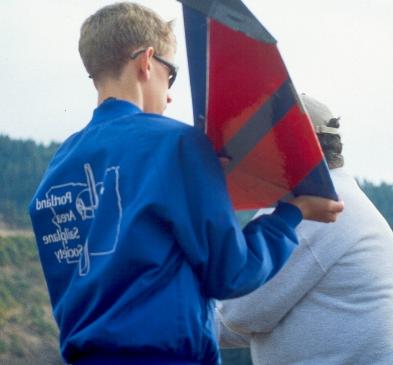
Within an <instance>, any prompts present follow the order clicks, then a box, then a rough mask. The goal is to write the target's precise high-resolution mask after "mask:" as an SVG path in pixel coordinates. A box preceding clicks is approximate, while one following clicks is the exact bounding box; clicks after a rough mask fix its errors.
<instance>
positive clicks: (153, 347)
mask: <svg viewBox="0 0 393 365" xmlns="http://www.w3.org/2000/svg"><path fill="white" fill-rule="evenodd" d="M30 215H31V219H32V223H33V228H34V231H35V235H36V240H37V245H38V249H39V254H40V258H41V263H42V267H43V270H44V274H45V278H46V281H47V285H48V288H49V293H50V298H51V303H52V306H53V312H54V316H55V319H56V321H57V323H58V325H59V328H60V343H61V351H62V354H63V357H64V358H65V359H66V360H67V361H68V362H75V361H77V360H78V359H79V358H81V359H84V358H86V359H89V357H90V356H93V355H94V356H97V354H98V357H99V358H100V357H104V356H110V357H111V358H112V361H111V362H110V363H111V364H116V358H119V359H120V358H121V357H122V358H124V357H127V358H130V359H132V358H138V359H139V360H138V361H137V363H139V364H142V363H143V361H142V360H140V359H141V358H144V357H146V359H149V358H150V360H151V357H153V358H154V357H155V356H158V357H160V358H162V359H163V358H166V359H168V364H169V363H171V364H172V363H176V361H177V360H179V361H180V362H181V363H186V361H189V362H190V363H203V364H216V363H217V362H218V361H219V360H218V358H219V356H218V348H217V343H216V339H215V335H214V328H213V318H212V316H213V311H212V298H218V299H226V298H233V297H236V296H240V295H243V294H246V293H248V292H250V291H252V290H253V289H255V288H257V287H258V286H259V285H261V284H262V283H263V282H265V281H266V280H268V279H269V278H270V277H271V276H272V275H274V273H275V272H277V271H278V270H279V269H280V268H281V266H282V265H283V264H284V263H285V261H286V259H287V258H288V256H289V255H290V253H291V252H292V250H293V248H294V246H295V244H296V243H297V238H296V236H295V233H294V228H295V226H296V225H297V224H298V223H299V222H300V220H301V213H300V211H299V210H298V209H297V208H295V207H294V206H292V205H289V204H281V205H279V207H278V208H277V209H276V211H275V212H274V213H273V214H272V215H270V216H264V217H261V218H259V219H258V220H256V221H253V222H251V223H250V224H249V225H247V226H246V227H245V229H244V231H243V232H242V231H241V229H240V228H239V226H238V223H237V220H236V218H235V216H234V212H233V209H232V206H231V203H230V201H229V197H228V193H227V190H226V187H225V180H224V177H223V174H222V169H221V167H220V165H219V162H218V159H217V158H216V156H215V154H214V151H213V149H212V147H211V144H210V142H209V141H208V139H207V138H206V136H205V135H204V134H203V133H202V132H201V131H199V130H197V129H196V128H193V127H190V126H188V125H186V124H183V123H180V122H177V121H174V120H172V119H169V118H165V117H163V116H160V115H155V114H146V113H143V112H142V111H141V110H140V109H138V108H137V107H136V106H135V105H133V104H131V103H128V102H125V101H120V100H115V99H109V100H107V101H105V102H104V103H102V104H101V105H100V106H99V107H98V108H97V109H96V110H95V111H94V114H93V118H92V120H91V121H90V122H89V124H88V125H87V126H86V127H85V128H84V129H82V130H81V131H80V132H78V133H76V134H74V135H73V136H71V137H70V138H69V139H68V140H67V141H66V142H65V143H64V144H63V145H62V146H61V147H60V149H59V150H58V151H57V153H56V154H55V156H54V158H53V159H52V161H51V163H50V165H49V167H48V169H47V171H46V173H45V175H44V177H43V179H42V182H41V184H40V185H39V187H38V189H37V192H36V194H35V195H34V197H33V199H32V201H31V204H30ZM150 360H149V361H150ZM97 361H98V360H97ZM149 361H147V362H146V363H149ZM151 361H153V360H151ZM153 362H154V361H153ZM95 363H96V364H98V363H99V362H95ZM119 363H120V360H119ZM159 363H161V364H164V363H165V362H164V361H160V362H159Z"/></svg>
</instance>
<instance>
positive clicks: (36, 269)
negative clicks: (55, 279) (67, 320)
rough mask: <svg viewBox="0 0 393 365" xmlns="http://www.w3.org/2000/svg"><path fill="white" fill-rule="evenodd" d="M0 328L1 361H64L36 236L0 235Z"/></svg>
mask: <svg viewBox="0 0 393 365" xmlns="http://www.w3.org/2000/svg"><path fill="white" fill-rule="evenodd" d="M0 328H1V331H0V363H1V364H3V363H4V364H46V363H50V364H61V363H62V362H61V360H60V359H59V355H58V340H57V333H58V331H57V328H56V325H55V323H54V321H53V318H52V317H51V315H50V304H49V298H48V293H47V289H46V286H45V283H44V278H43V275H42V270H41V267H40V263H39V260H38V255H37V249H36V244H35V241H34V239H33V237H1V236H0ZM49 358H50V359H51V360H50V361H48V359H49Z"/></svg>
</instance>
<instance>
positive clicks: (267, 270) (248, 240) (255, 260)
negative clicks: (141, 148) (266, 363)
mask: <svg viewBox="0 0 393 365" xmlns="http://www.w3.org/2000/svg"><path fill="white" fill-rule="evenodd" d="M176 143H177V144H176V146H175V148H173V146H172V147H168V150H170V153H169V154H168V161H167V163H166V164H165V165H164V166H161V168H162V169H161V175H162V176H163V178H162V184H163V207H162V209H163V210H164V211H163V214H164V216H165V218H166V220H169V221H170V222H171V225H172V230H173V234H174V235H175V237H176V239H177V242H178V244H179V246H180V247H181V249H182V251H183V252H184V255H185V257H186V259H187V260H188V261H189V263H190V265H191V266H192V267H193V269H194V272H195V273H196V274H197V275H198V276H199V278H200V281H201V284H202V289H203V291H204V292H205V294H206V295H207V296H208V297H214V298H218V299H226V298H232V297H236V296H241V295H244V294H247V293H249V292H250V291H252V290H254V289H256V288H257V287H259V286H260V285H261V284H262V283H264V282H265V281H266V280H268V279H269V278H271V277H272V276H273V275H274V274H275V273H276V272H277V271H278V270H279V269H280V268H281V267H282V266H283V264H284V263H285V262H286V260H287V258H288V257H289V256H290V254H291V252H292V250H293V249H294V248H295V246H296V244H297V237H296V234H295V231H294V230H295V227H296V226H297V224H298V223H299V222H300V221H301V219H302V213H301V211H300V209H299V208H301V209H303V208H302V207H299V208H297V207H296V206H294V205H292V204H288V203H282V204H279V206H278V207H277V209H276V210H275V211H274V212H273V214H271V215H267V216H263V217H261V218H258V219H256V220H254V221H253V222H251V223H249V224H248V225H247V226H246V227H245V229H244V230H243V232H242V231H241V229H240V228H239V225H238V222H237V219H236V217H235V214H234V211H233V208H232V205H231V203H230V200H229V196H228V193H227V190H226V184H225V179H224V176H223V172H222V169H221V167H220V164H219V161H218V158H217V157H216V155H215V153H214V151H213V148H212V146H211V144H210V142H209V141H208V139H207V137H206V136H205V135H204V134H203V133H202V132H201V131H198V130H196V129H194V128H188V129H185V130H183V131H182V133H181V135H180V136H179V137H178V138H177V140H176ZM159 167H160V166H159ZM169 182H170V183H169ZM301 203H303V201H302V200H301ZM322 205H323V204H322ZM306 206H307V204H306ZM325 208H326V207H325Z"/></svg>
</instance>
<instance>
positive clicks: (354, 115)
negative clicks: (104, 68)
mask: <svg viewBox="0 0 393 365" xmlns="http://www.w3.org/2000/svg"><path fill="white" fill-rule="evenodd" d="M135 2H139V3H141V4H143V5H146V6H148V7H150V8H152V9H154V10H155V11H156V12H158V13H159V14H160V15H161V16H162V17H163V18H164V19H167V20H170V19H175V20H176V27H175V32H176V36H177V39H178V51H177V56H176V62H177V64H178V65H179V66H180V71H179V75H178V79H177V80H176V83H175V85H174V86H173V87H172V89H171V95H172V97H173V99H174V101H173V103H172V104H171V105H170V106H169V107H168V109H167V111H166V113H165V114H166V115H168V116H170V117H173V118H176V119H180V120H182V121H184V122H187V123H189V124H192V120H193V117H192V105H191V91H190V85H189V79H188V70H187V55H186V49H185V40H184V30H183V22H182V12H181V4H180V3H179V2H177V1H176V0H140V1H135ZM243 2H244V3H245V4H246V5H247V6H248V7H249V9H250V10H251V11H252V12H253V13H254V14H255V15H256V17H257V18H258V19H259V20H260V21H261V23H262V24H263V25H264V26H265V27H266V28H267V29H268V30H269V32H270V33H271V34H272V35H273V36H274V37H275V38H276V40H277V42H278V47H279V49H280V52H281V56H282V58H283V59H284V62H285V64H286V67H287V69H288V72H289V74H290V76H291V79H292V80H293V82H294V85H295V88H296V90H297V91H298V92H305V93H306V94H309V95H312V96H313V97H315V98H317V99H319V100H320V101H322V102H324V103H325V104H327V105H328V106H329V107H330V109H331V110H332V111H333V113H334V114H336V115H337V116H341V131H342V138H343V142H344V156H345V162H346V167H347V170H349V171H350V172H351V173H352V174H353V175H354V176H356V177H357V178H359V179H367V180H369V181H373V182H374V183H380V182H382V181H385V182H388V183H393V143H392V142H393V127H392V124H393V47H392V43H393V22H392V19H393V1H391V0H344V1H343V0H329V1H326V0H296V1H290V0H274V1H273V0H244V1H243ZM111 3H114V1H107V0H35V1H31V0H1V1H0V49H1V53H0V81H1V84H0V106H1V117H0V134H3V135H8V136H10V137H12V138H18V139H34V140H35V141H36V142H40V143H45V144H47V143H49V142H51V141H57V142H61V141H63V140H64V139H65V138H66V137H67V136H69V135H70V134H72V133H73V132H75V131H77V130H79V129H81V128H83V127H84V126H85V125H86V124H87V122H88V121H89V120H90V117H91V114H92V110H93V109H94V108H95V106H96V92H95V89H94V87H93V85H92V81H91V80H90V79H89V78H88V76H87V74H86V71H85V70H84V68H83V65H82V62H81V61H80V58H79V53H78V38H79V30H80V25H81V24H82V22H83V21H84V19H85V18H86V17H88V16H89V15H90V14H92V13H93V12H95V11H96V10H97V9H99V8H100V7H102V6H104V5H107V4H111Z"/></svg>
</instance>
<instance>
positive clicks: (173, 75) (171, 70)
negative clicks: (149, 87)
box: [130, 49, 179, 89]
mask: <svg viewBox="0 0 393 365" xmlns="http://www.w3.org/2000/svg"><path fill="white" fill-rule="evenodd" d="M144 52H146V49H141V50H140V51H136V52H135V53H133V54H132V55H131V56H130V58H131V59H132V60H135V59H136V58H137V57H138V56H139V55H141V54H142V53H144ZM153 58H154V59H155V60H156V61H158V62H159V63H161V64H162V65H164V66H165V67H166V68H167V69H168V71H169V75H168V89H170V88H171V86H172V85H173V83H174V82H175V80H176V76H177V70H178V69H179V68H178V67H177V66H176V65H174V64H173V63H171V62H169V61H166V60H164V59H163V58H161V57H160V56H157V55H155V54H153Z"/></svg>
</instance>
